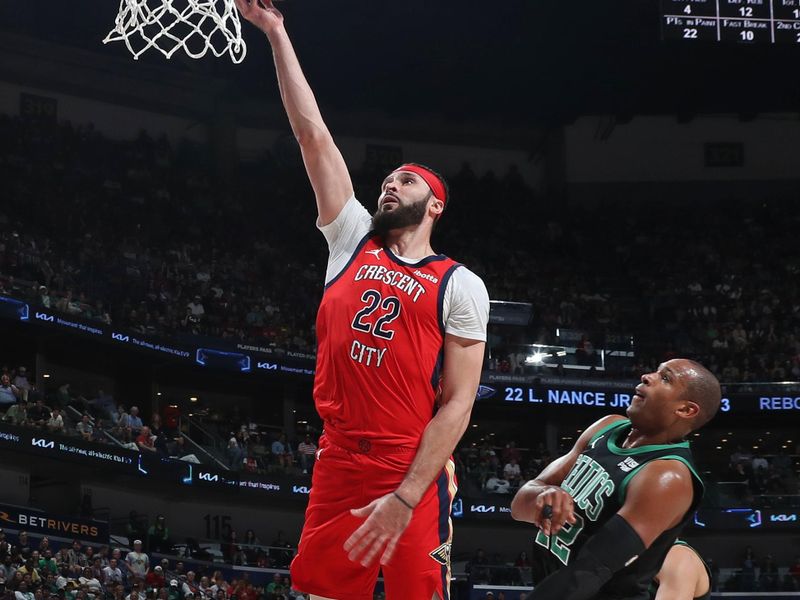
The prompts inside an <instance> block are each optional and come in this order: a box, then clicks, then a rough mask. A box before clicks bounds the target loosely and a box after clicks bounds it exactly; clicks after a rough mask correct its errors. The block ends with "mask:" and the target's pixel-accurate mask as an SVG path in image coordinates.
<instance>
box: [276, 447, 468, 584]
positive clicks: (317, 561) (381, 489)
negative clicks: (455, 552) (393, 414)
mask: <svg viewBox="0 0 800 600" xmlns="http://www.w3.org/2000/svg"><path fill="white" fill-rule="evenodd" d="M337 441H338V438H337ZM348 447H350V446H348ZM358 447H359V446H358V445H356V446H355V448H358ZM365 447H367V448H368V447H369V444H365V443H364V442H362V444H361V448H362V449H364V448H365ZM355 448H353V447H350V449H345V448H343V447H341V446H340V445H336V444H333V443H332V442H331V441H330V440H329V439H328V437H327V436H323V437H322V439H321V440H320V449H319V453H318V456H319V458H318V460H317V463H316V465H315V466H314V474H313V479H312V487H311V494H310V496H309V501H308V508H307V509H306V519H305V525H304V526H303V534H302V536H301V538H300V544H299V547H298V551H297V556H296V557H295V559H294V561H292V568H291V573H292V585H293V587H294V588H295V589H297V590H300V591H303V592H305V593H307V594H314V595H317V596H323V597H325V598H333V599H336V600H339V599H347V600H372V596H373V590H374V589H375V583H376V581H377V578H378V572H379V570H380V569H382V571H383V579H384V585H385V588H386V598H387V600H408V599H412V598H413V599H414V600H428V599H429V598H432V597H433V595H434V594H438V596H439V598H441V599H442V600H449V598H450V590H449V587H450V544H451V542H452V532H453V528H452V523H451V521H450V509H451V505H452V501H453V497H454V496H455V493H456V489H457V487H456V479H455V465H454V464H453V462H452V460H449V461H448V462H447V465H446V466H445V468H444V469H443V471H442V473H441V474H440V475H439V477H437V479H436V481H434V483H433V484H432V485H431V487H430V488H428V491H427V492H426V493H425V496H424V497H423V499H422V501H421V502H420V503H419V505H418V506H417V507H416V508H415V509H414V514H413V516H412V518H411V523H410V524H409V526H408V528H407V529H406V530H405V531H404V532H403V535H402V537H401V538H400V541H399V542H398V545H397V548H396V550H395V553H394V556H393V557H392V561H391V563H390V564H388V565H384V566H380V565H379V564H378V562H379V561H378V560H376V561H375V563H374V564H373V565H372V566H371V567H363V566H361V564H360V563H357V562H352V561H351V560H350V559H349V558H348V557H347V553H346V552H345V551H344V548H343V546H344V543H345V541H346V540H347V538H349V537H350V535H351V534H352V533H353V532H354V531H355V530H356V529H358V527H359V526H361V524H362V523H363V522H364V520H363V519H358V518H356V517H354V516H352V515H351V514H350V510H351V509H354V508H362V507H363V506H366V505H367V504H369V503H370V502H372V501H373V500H375V499H376V498H380V497H381V496H384V495H386V494H388V493H391V492H392V491H394V490H395V489H397V487H398V486H399V485H400V482H402V480H403V478H404V477H405V475H406V473H407V472H408V468H409V467H410V466H411V461H412V460H413V457H414V453H413V451H407V452H398V451H397V450H398V449H394V451H392V450H391V449H389V451H386V452H381V451H367V452H359V451H356V450H355ZM379 557H380V556H379Z"/></svg>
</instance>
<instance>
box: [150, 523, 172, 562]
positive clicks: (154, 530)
mask: <svg viewBox="0 0 800 600" xmlns="http://www.w3.org/2000/svg"><path fill="white" fill-rule="evenodd" d="M147 543H148V547H149V548H150V551H151V552H159V553H162V554H166V553H168V552H170V551H171V550H172V542H170V539H169V529H168V528H167V521H166V518H165V517H164V515H158V516H157V517H156V521H155V523H153V524H152V525H151V526H150V529H148V530H147Z"/></svg>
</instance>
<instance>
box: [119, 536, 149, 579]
mask: <svg viewBox="0 0 800 600" xmlns="http://www.w3.org/2000/svg"><path fill="white" fill-rule="evenodd" d="M125 565H126V566H127V569H128V577H135V578H141V579H144V578H145V576H146V575H147V571H148V570H149V568H150V558H149V557H148V556H147V554H145V553H144V552H143V551H142V540H134V541H133V550H131V551H130V552H128V554H127V555H126V556H125Z"/></svg>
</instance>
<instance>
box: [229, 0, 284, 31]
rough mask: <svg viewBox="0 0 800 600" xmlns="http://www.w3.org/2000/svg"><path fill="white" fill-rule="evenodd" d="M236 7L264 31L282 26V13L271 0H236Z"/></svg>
mask: <svg viewBox="0 0 800 600" xmlns="http://www.w3.org/2000/svg"><path fill="white" fill-rule="evenodd" d="M236 8H238V9H239V12H240V13H241V14H242V16H243V17H244V18H245V19H247V20H248V21H250V22H251V23H252V24H253V25H255V26H256V27H258V28H259V29H260V30H261V31H263V32H264V33H267V34H268V33H270V32H272V31H275V30H276V29H279V28H280V27H282V26H283V15H282V14H281V12H280V11H279V10H278V9H277V8H275V5H274V4H273V3H272V0H236Z"/></svg>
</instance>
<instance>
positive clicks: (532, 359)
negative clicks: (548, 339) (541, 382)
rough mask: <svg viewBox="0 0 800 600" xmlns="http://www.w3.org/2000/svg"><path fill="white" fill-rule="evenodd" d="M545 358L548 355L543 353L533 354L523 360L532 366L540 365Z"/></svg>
mask: <svg viewBox="0 0 800 600" xmlns="http://www.w3.org/2000/svg"><path fill="white" fill-rule="evenodd" d="M547 356H549V355H548V354H545V353H544V352H534V353H533V354H531V355H530V356H528V357H527V358H526V359H525V362H526V363H529V364H532V365H540V364H542V361H543V360H544V359H545V357H547Z"/></svg>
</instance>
